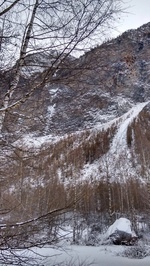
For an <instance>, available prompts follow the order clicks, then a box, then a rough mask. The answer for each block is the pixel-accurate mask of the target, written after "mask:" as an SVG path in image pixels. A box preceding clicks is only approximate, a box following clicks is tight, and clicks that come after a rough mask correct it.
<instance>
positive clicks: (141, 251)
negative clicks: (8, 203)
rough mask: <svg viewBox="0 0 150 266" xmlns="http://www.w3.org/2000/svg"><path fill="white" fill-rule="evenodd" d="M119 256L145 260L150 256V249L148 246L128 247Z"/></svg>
mask: <svg viewBox="0 0 150 266" xmlns="http://www.w3.org/2000/svg"><path fill="white" fill-rule="evenodd" d="M119 255H121V256H123V257H128V258H132V259H143V258H145V257H146V256H150V247H148V246H146V245H138V246H134V247H128V248H126V249H125V250H124V251H123V253H122V254H119Z"/></svg>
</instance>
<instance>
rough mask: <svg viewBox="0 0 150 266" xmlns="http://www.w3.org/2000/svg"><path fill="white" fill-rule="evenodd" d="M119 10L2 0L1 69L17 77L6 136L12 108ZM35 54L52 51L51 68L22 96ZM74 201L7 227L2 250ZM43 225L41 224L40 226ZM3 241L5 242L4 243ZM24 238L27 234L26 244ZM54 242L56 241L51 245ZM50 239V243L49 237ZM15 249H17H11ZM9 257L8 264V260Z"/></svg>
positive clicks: (104, 4)
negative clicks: (21, 85) (24, 75)
mask: <svg viewBox="0 0 150 266" xmlns="http://www.w3.org/2000/svg"><path fill="white" fill-rule="evenodd" d="M120 11H121V0H101V1H100V0H94V1H93V0H79V1H78V0H77V1H74V0H64V1H59V0H58V1H56V0H55V1H49V0H16V1H8V0H6V1H3V3H2V4H1V5H0V27H1V32H0V34H1V35H0V52H1V55H2V61H1V63H2V65H1V72H2V75H4V74H5V73H7V70H8V69H9V70H10V69H11V71H12V72H11V74H12V78H11V79H10V82H8V84H6V87H5V88H3V91H1V109H0V134H1V136H3V125H4V120H5V117H6V114H7V112H11V111H12V109H15V108H16V107H18V105H23V103H24V102H25V101H27V100H28V99H29V97H30V96H31V95H32V94H33V93H34V92H35V91H36V90H37V89H38V88H42V87H43V86H45V85H46V84H47V83H48V82H53V81H55V82H57V79H58V77H57V72H58V70H59V69H62V68H63V62H64V60H65V59H66V58H67V57H68V56H69V55H71V54H72V53H77V52H78V49H84V48H85V45H86V44H87V45H88V46H89V45H91V44H93V42H94V36H95V34H96V35H97V36H99V38H102V36H103V34H104V33H105V30H106V29H107V28H109V27H111V25H112V21H113V20H114V19H115V18H116V17H117V16H118V14H119V13H120ZM6 40H7V42H6ZM35 53H41V54H42V53H47V54H48V55H51V62H50V64H49V65H48V66H46V67H45V65H44V64H43V66H42V67H43V71H42V73H41V76H40V79H37V78H36V77H34V78H33V79H32V83H31V82H30V86H29V87H28V91H26V92H23V90H22V91H21V93H20V94H17V93H18V90H17V89H18V86H19V82H20V80H21V75H22V72H23V71H24V70H25V68H26V67H29V69H30V67H35V66H34V64H33V63H32V62H29V61H28V58H29V56H30V55H32V54H35ZM8 59H9V60H8ZM12 66H13V67H12ZM68 68H69V66H68ZM4 152H5V149H4ZM18 163H19V165H20V169H21V170H20V177H21V181H22V180H23V179H22V178H23V177H22V176H23V170H25V166H23V163H24V161H23V159H22V158H20V159H18ZM23 167H24V168H23ZM108 181H109V177H108ZM21 184H22V183H21ZM75 189H76V186H75ZM110 192H111V191H110ZM40 193H41V190H40V189H39V190H38V196H39V197H41V195H40ZM21 196H22V195H21ZM110 196H111V195H110ZM74 201H75V202H73V203H70V204H72V206H74V210H76V205H74V204H76V201H77V195H76V191H75V197H74ZM109 202H110V206H109V211H110V213H111V212H112V210H111V208H112V207H111V198H110V201H109ZM38 203H39V201H38ZM70 204H69V206H68V205H65V206H64V207H62V208H61V209H60V208H57V209H56V210H54V211H53V210H51V209H50V211H48V210H47V211H46V212H45V214H42V215H41V216H38V217H32V218H31V219H30V220H28V221H24V220H23V221H22V222H21V223H19V225H18V224H17V223H15V224H10V225H9V226H8V228H9V230H8V234H6V235H5V236H4V237H3V236H2V243H1V249H4V250H6V249H5V247H6V246H8V245H9V247H10V246H11V245H12V244H14V243H15V241H17V239H18V238H19V236H22V235H24V231H25V232H26V227H25V226H26V225H27V224H28V225H30V226H29V232H28V233H29V234H30V233H31V231H33V228H36V225H37V223H38V222H39V221H43V219H46V218H47V220H48V219H49V217H50V219H49V221H50V222H51V217H52V220H53V219H55V217H56V216H58V215H59V214H60V213H62V212H63V211H67V210H68V208H69V207H70ZM10 212H11V210H10ZM52 224H53V223H52ZM38 225H39V224H38ZM14 228H17V230H14ZM38 228H40V225H39V227H38ZM13 230H14V231H13ZM22 231H23V232H22ZM3 240H5V241H4V242H3ZM23 241H24V238H23V240H22V242H21V243H23ZM52 241H53V239H52V240H51V241H50V243H52ZM46 242H48V241H47V240H46ZM46 242H42V243H41V242H37V241H36V242H35V241H34V242H32V241H31V242H26V243H28V246H27V248H29V247H32V246H34V245H37V246H38V245H41V244H42V245H43V244H45V243H46ZM8 251H9V249H8ZM10 251H12V249H11V248H10ZM19 259H20V257H19ZM7 261H8V262H9V260H7ZM25 262H26V261H25ZM25 262H17V263H18V265H21V263H22V265H23V264H25ZM17 263H16V264H17Z"/></svg>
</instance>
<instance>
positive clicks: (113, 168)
mask: <svg viewBox="0 0 150 266" xmlns="http://www.w3.org/2000/svg"><path fill="white" fill-rule="evenodd" d="M55 56H57V55H56V54H55V53H54V54H52V55H51V56H48V57H47V56H46V55H43V56H42V55H41V54H38V53H37V54H36V55H31V56H29V58H27V60H26V68H25V67H24V69H23V70H22V74H21V79H20V82H19V86H18V89H17V93H15V95H14V96H13V98H12V102H13V101H16V99H19V98H20V97H22V96H23V95H24V94H25V93H27V92H28V89H29V88H30V87H32V82H33V81H35V82H39V81H40V79H41V78H42V75H44V72H45V71H46V69H47V67H49V66H50V65H51V64H53V63H52V62H53V60H54V59H55ZM43 62H44V65H43ZM40 63H41V64H42V68H41V67H40ZM35 66H36V67H35ZM12 78H13V70H9V71H7V72H6V73H1V81H0V82H1V88H2V89H1V93H2V95H3V94H4V93H5V91H6V89H7V87H8V84H9V82H10V81H11V80H12ZM1 147H2V149H1V154H0V156H1V161H2V164H1V173H2V178H1V182H2V184H3V186H4V187H5V192H4V199H8V198H9V200H8V206H6V209H7V208H8V209H9V208H10V207H9V206H10V205H11V203H12V202H13V204H12V205H14V204H15V203H14V202H17V196H16V195H17V193H20V192H19V191H20V188H21V187H23V190H24V191H23V192H21V194H19V195H20V197H23V200H26V199H27V191H28V193H29V191H30V192H31V191H32V192H31V197H32V193H34V192H35V191H36V193H37V194H36V196H35V202H34V204H36V199H37V195H39V193H42V194H40V197H42V198H44V197H45V198H47V195H49V194H50V191H51V193H52V194H53V192H52V191H53V189H54V188H55V187H56V186H57V185H58V183H59V184H60V186H59V191H61V192H60V193H62V191H63V190H64V189H66V188H67V189H68V188H69V187H72V186H73V185H74V183H76V182H77V183H80V184H82V183H84V182H85V183H86V182H89V183H90V184H93V183H94V182H97V181H100V180H109V182H118V181H119V182H125V181H126V180H128V179H131V178H133V179H135V180H137V179H138V180H140V181H142V182H143V181H144V182H145V181H146V182H147V179H148V178H149V173H150V23H148V24H146V25H143V26H142V27H140V28H139V29H137V30H131V31H128V32H125V33H123V34H122V35H121V36H119V37H118V38H116V39H114V40H111V41H108V42H106V43H104V44H102V45H101V46H98V47H96V48H94V49H92V50H91V51H89V52H88V53H85V55H83V56H82V57H80V58H79V59H75V58H73V57H67V58H65V59H63V60H62V62H61V64H60V65H59V68H57V69H56V68H55V67H54V65H52V75H50V76H49V78H48V80H47V81H46V84H44V85H41V86H40V88H38V89H37V90H35V92H34V94H32V95H31V97H29V99H28V100H27V101H26V102H25V103H23V104H21V105H20V106H18V107H16V108H14V109H12V110H9V111H8V112H7V114H6V117H5V122H4V126H3V138H2V141H1ZM50 186H51V189H50ZM37 189H38V190H37ZM33 191H34V192H33ZM23 193H24V194H23ZM45 193H47V194H45ZM29 194H30V193H29ZM43 194H44V196H41V195H43ZM14 195H15V196H14ZM55 197H56V195H54V198H55ZM11 198H13V201H11ZM14 198H15V200H14ZM28 201H29V199H28ZM26 204H27V202H26ZM40 204H41V206H42V204H43V203H40ZM6 205H7V204H6ZM11 207H12V206H11ZM32 207H33V206H32ZM33 209H34V207H33ZM31 212H32V210H31Z"/></svg>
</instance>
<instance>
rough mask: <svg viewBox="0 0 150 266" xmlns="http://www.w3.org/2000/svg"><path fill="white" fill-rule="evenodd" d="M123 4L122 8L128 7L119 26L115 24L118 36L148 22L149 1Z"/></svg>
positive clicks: (127, 1) (127, 0) (134, 0)
mask: <svg viewBox="0 0 150 266" xmlns="http://www.w3.org/2000/svg"><path fill="white" fill-rule="evenodd" d="M124 2H125V4H124V6H125V7H128V8H127V9H126V12H128V14H123V16H122V17H121V19H120V24H119V25H118V24H117V29H118V34H119V33H122V32H124V31H126V30H128V29H136V28H138V27H140V26H141V25H143V24H145V23H147V22H150V0H124ZM118 34H117V32H116V33H115V35H118Z"/></svg>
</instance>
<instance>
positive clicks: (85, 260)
mask: <svg viewBox="0 0 150 266" xmlns="http://www.w3.org/2000/svg"><path fill="white" fill-rule="evenodd" d="M123 249H124V247H123V246H100V247H92V246H76V245H71V246H62V248H61V249H52V248H50V247H45V248H42V249H38V248H37V249H35V250H34V251H35V252H36V253H38V254H41V255H42V256H43V263H44V264H42V265H44V266H52V265H58V263H62V264H61V265H63V266H80V265H83V266H88V265H92V266H112V265H114V266H120V265H121V266H149V265H150V257H146V258H143V259H129V258H125V257H121V256H119V255H117V254H118V253H119V252H121V251H123ZM44 257H45V258H44Z"/></svg>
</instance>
